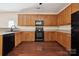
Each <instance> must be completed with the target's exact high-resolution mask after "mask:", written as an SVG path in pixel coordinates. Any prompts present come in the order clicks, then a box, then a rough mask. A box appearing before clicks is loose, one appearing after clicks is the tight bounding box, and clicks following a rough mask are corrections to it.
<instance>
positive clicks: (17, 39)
mask: <svg viewBox="0 0 79 59" xmlns="http://www.w3.org/2000/svg"><path fill="white" fill-rule="evenodd" d="M21 41H22V32H16V33H15V47H16V46H18V45H19V44H20V43H21Z"/></svg>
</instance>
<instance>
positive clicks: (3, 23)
mask: <svg viewBox="0 0 79 59" xmlns="http://www.w3.org/2000/svg"><path fill="white" fill-rule="evenodd" d="M9 20H14V22H15V25H17V14H16V13H0V28H7V27H8V21H9Z"/></svg>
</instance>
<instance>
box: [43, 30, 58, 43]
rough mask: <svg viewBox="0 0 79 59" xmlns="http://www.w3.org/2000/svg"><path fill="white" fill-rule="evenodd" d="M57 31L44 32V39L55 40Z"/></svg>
mask: <svg viewBox="0 0 79 59" xmlns="http://www.w3.org/2000/svg"><path fill="white" fill-rule="evenodd" d="M56 39H57V33H56V32H55V31H54V32H53V31H46V32H44V41H56Z"/></svg>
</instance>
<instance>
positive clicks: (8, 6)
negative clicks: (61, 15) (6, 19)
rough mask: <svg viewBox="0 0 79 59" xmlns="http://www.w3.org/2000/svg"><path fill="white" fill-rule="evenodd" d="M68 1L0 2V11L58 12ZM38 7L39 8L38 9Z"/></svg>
mask: <svg viewBox="0 0 79 59" xmlns="http://www.w3.org/2000/svg"><path fill="white" fill-rule="evenodd" d="M68 5H69V3H43V4H42V5H39V3H0V12H26V13H32V12H33V13H48V12H49V13H54V14H56V13H58V12H60V11H61V10H62V9H63V8H65V7H66V6H68ZM38 7H40V9H38Z"/></svg>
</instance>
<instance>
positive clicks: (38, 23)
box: [35, 20, 44, 26]
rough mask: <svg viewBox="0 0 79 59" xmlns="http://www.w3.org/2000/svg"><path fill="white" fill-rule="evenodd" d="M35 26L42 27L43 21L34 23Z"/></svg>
mask: <svg viewBox="0 0 79 59" xmlns="http://www.w3.org/2000/svg"><path fill="white" fill-rule="evenodd" d="M35 25H36V26H43V25H44V22H43V20H36V21H35Z"/></svg>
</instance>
